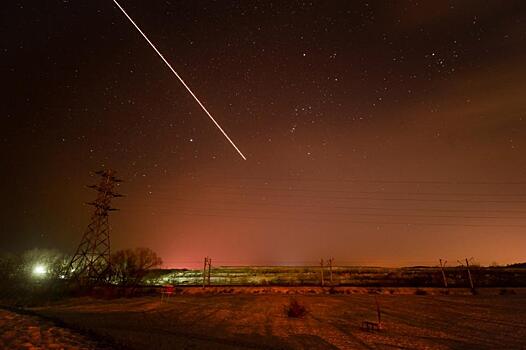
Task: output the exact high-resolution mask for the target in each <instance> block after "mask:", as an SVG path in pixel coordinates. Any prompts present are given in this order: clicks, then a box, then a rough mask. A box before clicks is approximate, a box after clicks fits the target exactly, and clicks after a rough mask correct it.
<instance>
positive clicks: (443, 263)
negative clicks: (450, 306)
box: [439, 259, 447, 288]
mask: <svg viewBox="0 0 526 350" xmlns="http://www.w3.org/2000/svg"><path fill="white" fill-rule="evenodd" d="M439 262H440V271H442V280H443V281H444V287H445V288H447V279H446V273H445V272H444V267H446V264H447V260H444V261H443V262H442V259H439Z"/></svg>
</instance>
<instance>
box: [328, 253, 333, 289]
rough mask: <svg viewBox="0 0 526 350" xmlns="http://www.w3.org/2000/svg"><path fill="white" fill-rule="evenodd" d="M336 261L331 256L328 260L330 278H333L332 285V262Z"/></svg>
mask: <svg viewBox="0 0 526 350" xmlns="http://www.w3.org/2000/svg"><path fill="white" fill-rule="evenodd" d="M333 261H334V258H330V259H329V260H328V262H329V276H330V280H331V285H332V262H333Z"/></svg>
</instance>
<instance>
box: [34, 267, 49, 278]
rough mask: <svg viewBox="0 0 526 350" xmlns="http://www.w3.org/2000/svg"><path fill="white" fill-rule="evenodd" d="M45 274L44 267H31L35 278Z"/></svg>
mask: <svg viewBox="0 0 526 350" xmlns="http://www.w3.org/2000/svg"><path fill="white" fill-rule="evenodd" d="M46 273H47V269H46V267H45V266H44V265H35V267H33V274H34V275H37V276H44V275H45V274H46Z"/></svg>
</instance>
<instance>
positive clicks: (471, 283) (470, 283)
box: [466, 258, 475, 290]
mask: <svg viewBox="0 0 526 350" xmlns="http://www.w3.org/2000/svg"><path fill="white" fill-rule="evenodd" d="M466 268H467V269H468V277H469V286H470V287H471V290H474V289H475V287H474V286H473V280H472V279H471V271H469V261H468V258H466Z"/></svg>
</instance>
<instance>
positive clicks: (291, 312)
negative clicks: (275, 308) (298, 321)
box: [285, 299, 307, 318]
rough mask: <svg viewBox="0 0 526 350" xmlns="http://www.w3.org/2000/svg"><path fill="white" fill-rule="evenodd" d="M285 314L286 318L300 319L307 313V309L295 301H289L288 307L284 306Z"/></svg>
mask: <svg viewBox="0 0 526 350" xmlns="http://www.w3.org/2000/svg"><path fill="white" fill-rule="evenodd" d="M285 313H286V314H287V316H288V317H293V318H301V317H303V316H305V314H306V313H307V308H306V307H305V306H304V305H302V304H300V303H299V302H298V301H297V300H296V299H291V300H290V303H289V305H286V306H285Z"/></svg>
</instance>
